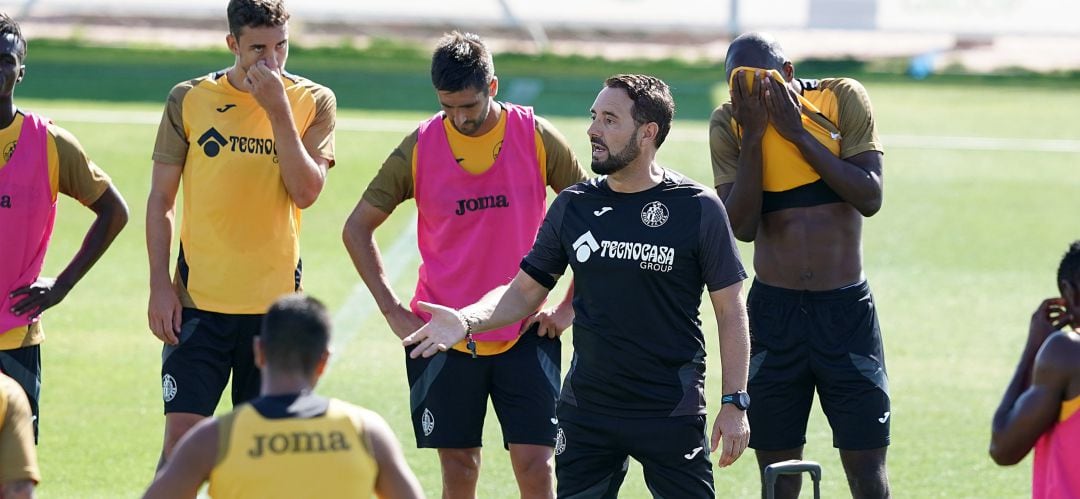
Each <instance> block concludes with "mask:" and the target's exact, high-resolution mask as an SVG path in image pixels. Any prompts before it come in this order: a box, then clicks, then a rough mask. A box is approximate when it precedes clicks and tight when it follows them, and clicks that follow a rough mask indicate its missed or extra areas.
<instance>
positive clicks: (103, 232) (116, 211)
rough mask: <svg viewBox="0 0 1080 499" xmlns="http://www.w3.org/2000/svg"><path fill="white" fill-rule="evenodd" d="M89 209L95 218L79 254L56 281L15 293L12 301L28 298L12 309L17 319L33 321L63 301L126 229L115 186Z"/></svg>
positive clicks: (43, 279)
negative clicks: (20, 317)
mask: <svg viewBox="0 0 1080 499" xmlns="http://www.w3.org/2000/svg"><path fill="white" fill-rule="evenodd" d="M89 208H90V210H91V211H93V212H94V214H95V218H94V222H93V223H92V224H90V228H89V229H87V231H86V236H85V237H84V238H83V242H82V246H81V247H79V251H78V252H77V253H75V256H74V257H73V258H72V259H71V262H69V263H68V265H67V267H65V268H64V270H63V271H62V272H60V275H58V276H56V278H55V279H54V278H49V277H39V278H38V279H37V281H36V282H34V283H33V284H30V285H29V286H25V287H22V288H19V289H16V290H15V291H13V292H12V293H11V296H12V297H18V296H20V295H24V296H25V298H23V299H21V300H19V301H18V302H16V303H15V306H14V307H13V308H12V312H13V313H14V314H15V315H24V314H29V316H30V317H31V318H34V317H37V316H39V315H41V313H42V312H44V311H45V310H48V309H49V308H50V307H53V306H55V305H57V304H58V303H60V302H61V301H63V300H64V298H65V297H66V296H67V294H68V292H70V291H71V289H72V288H74V287H75V284H76V283H78V282H79V281H80V280H81V279H82V278H83V276H85V275H86V273H87V272H88V271H89V270H90V268H91V267H93V266H94V264H95V263H97V261H98V259H99V258H101V255H103V254H104V253H105V250H106V249H108V248H109V245H111V244H112V242H113V240H114V239H116V235H117V234H119V233H120V230H122V229H123V228H124V226H125V225H127V221H128V208H127V203H125V202H124V198H123V197H122V196H121V195H120V192H119V191H117V190H116V187H115V186H112V185H110V186H109V188H108V189H106V190H105V192H103V193H102V194H101V196H99V197H98V199H97V201H94V202H93V203H92V204H91V205H90V207H89Z"/></svg>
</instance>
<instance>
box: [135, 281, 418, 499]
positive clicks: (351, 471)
mask: <svg viewBox="0 0 1080 499" xmlns="http://www.w3.org/2000/svg"><path fill="white" fill-rule="evenodd" d="M329 348H330V317H329V315H328V314H327V312H326V308H325V307H324V306H323V304H322V303H320V302H319V301H318V300H316V299H314V298H311V297H307V296H303V295H288V296H285V297H283V298H281V299H280V300H278V301H277V302H275V303H274V305H273V306H271V307H270V310H269V311H268V312H267V313H266V315H265V316H264V318H263V321H262V333H261V335H260V336H258V337H256V339H255V343H254V350H255V359H256V363H257V364H258V365H259V367H260V368H261V369H262V371H263V374H262V392H261V396H260V397H259V398H256V399H255V400H252V401H251V402H249V403H245V404H242V405H240V406H238V407H237V408H236V409H234V410H233V412H231V413H229V414H227V415H225V416H222V417H219V418H212V419H206V420H203V421H202V422H201V423H199V424H198V425H197V426H196V427H195V428H194V429H192V430H191V432H190V433H188V434H187V435H186V436H185V437H184V438H183V439H181V441H180V443H179V444H178V445H177V447H176V450H175V452H174V454H173V455H172V457H171V458H170V459H169V461H168V462H167V463H166V465H165V467H164V468H163V469H162V470H161V472H160V473H159V474H158V476H157V477H156V478H155V479H154V483H152V484H151V485H150V489H149V490H147V492H146V497H151V498H171V497H184V498H190V497H194V496H195V494H196V493H197V491H198V489H199V487H200V486H201V485H202V484H203V483H204V482H206V481H207V480H209V482H210V495H211V496H212V497H215V498H240V497H371V496H372V495H377V496H379V497H402V498H411V497H416V498H419V497H423V491H422V490H421V489H420V483H419V482H418V481H417V479H416V477H415V476H414V475H413V472H412V470H410V469H409V466H408V464H407V463H406V462H405V456H404V454H403V453H402V451H401V445H400V444H399V443H398V442H397V439H396V438H395V437H394V434H393V432H392V431H391V430H390V427H389V426H388V425H387V424H386V421H384V420H383V419H382V418H381V417H380V416H379V415H378V414H375V413H374V412H372V411H369V410H367V409H363V408H360V407H357V406H354V405H351V404H349V403H346V402H342V401H340V400H336V399H328V398H325V397H321V396H318V395H316V394H314V393H313V390H314V388H315V384H316V383H317V381H318V379H319V376H320V375H322V373H323V370H324V369H325V368H326V361H327V359H328V358H329V356H330V350H329Z"/></svg>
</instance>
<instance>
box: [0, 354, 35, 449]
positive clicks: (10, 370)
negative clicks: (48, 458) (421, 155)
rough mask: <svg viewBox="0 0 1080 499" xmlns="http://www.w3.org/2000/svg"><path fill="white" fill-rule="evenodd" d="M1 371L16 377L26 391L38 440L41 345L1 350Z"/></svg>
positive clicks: (10, 376) (12, 377)
mask: <svg viewBox="0 0 1080 499" xmlns="http://www.w3.org/2000/svg"><path fill="white" fill-rule="evenodd" d="M0 373H4V374H6V375H7V377H9V378H11V379H14V380H15V382H16V383H18V384H19V386H21V387H22V389H23V391H24V392H26V398H27V399H28V400H30V412H31V413H33V418H34V442H37V436H38V419H39V413H38V403H39V401H40V400H41V345H31V346H28V347H22V348H15V349H12V350H0Z"/></svg>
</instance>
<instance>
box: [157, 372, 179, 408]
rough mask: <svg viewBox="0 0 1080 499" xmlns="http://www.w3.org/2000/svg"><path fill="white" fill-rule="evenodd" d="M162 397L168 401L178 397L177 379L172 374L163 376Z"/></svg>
mask: <svg viewBox="0 0 1080 499" xmlns="http://www.w3.org/2000/svg"><path fill="white" fill-rule="evenodd" d="M161 397H162V398H163V399H165V401H166V402H172V399H173V398H175V397H176V380H175V379H173V377H172V375H169V374H166V375H165V376H162V378H161Z"/></svg>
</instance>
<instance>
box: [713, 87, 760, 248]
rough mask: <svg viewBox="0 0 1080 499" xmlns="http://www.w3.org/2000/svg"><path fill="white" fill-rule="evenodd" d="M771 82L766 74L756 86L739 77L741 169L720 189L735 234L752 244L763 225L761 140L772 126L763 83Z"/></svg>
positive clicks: (735, 92) (735, 102) (735, 104)
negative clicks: (770, 125) (733, 179)
mask: <svg viewBox="0 0 1080 499" xmlns="http://www.w3.org/2000/svg"><path fill="white" fill-rule="evenodd" d="M766 79H769V78H768V77H767V76H765V75H764V73H762V75H761V77H760V78H755V79H754V82H753V84H752V85H747V84H746V82H745V80H743V79H742V78H735V79H734V82H733V86H732V89H731V105H732V112H733V114H734V116H735V122H736V123H738V125H739V128H740V130H741V139H740V145H739V160H738V169H737V170H736V174H735V182H734V183H731V184H724V185H721V186H717V194H718V195H719V196H720V199H722V200H723V201H724V207H725V208H726V209H727V212H728V218H729V220H730V222H731V230H732V233H734V234H735V237H736V238H737V239H739V240H740V241H745V242H751V241H753V240H754V238H755V237H757V228H758V224H759V223H760V222H761V199H762V176H763V173H762V171H763V169H762V164H763V160H762V157H763V156H762V148H761V139H762V137H764V135H765V129H766V128H767V126H768V124H769V117H768V113H767V111H766V110H765V96H764V95H765V94H764V92H763V82H764V80H766Z"/></svg>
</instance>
